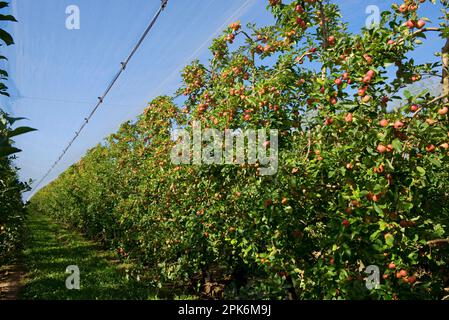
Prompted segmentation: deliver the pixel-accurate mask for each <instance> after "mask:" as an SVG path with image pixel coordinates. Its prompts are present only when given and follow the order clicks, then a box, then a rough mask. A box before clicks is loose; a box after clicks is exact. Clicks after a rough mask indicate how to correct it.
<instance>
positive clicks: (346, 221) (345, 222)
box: [342, 219, 351, 227]
mask: <svg viewBox="0 0 449 320" xmlns="http://www.w3.org/2000/svg"><path fill="white" fill-rule="evenodd" d="M342 224H343V225H344V226H345V227H349V226H350V224H351V223H350V222H349V220H347V219H344V220H343V222H342Z"/></svg>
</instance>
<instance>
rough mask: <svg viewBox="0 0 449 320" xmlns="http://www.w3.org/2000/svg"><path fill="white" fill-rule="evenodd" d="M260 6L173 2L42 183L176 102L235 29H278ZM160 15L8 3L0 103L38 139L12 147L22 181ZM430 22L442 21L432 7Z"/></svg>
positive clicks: (92, 4)
mask: <svg viewBox="0 0 449 320" xmlns="http://www.w3.org/2000/svg"><path fill="white" fill-rule="evenodd" d="M266 2H267V1H261V0H246V1H245V0H169V4H168V6H167V9H166V10H165V11H164V12H163V14H162V15H161V17H160V19H159V20H158V22H157V24H156V25H155V27H154V29H153V30H152V31H151V33H150V35H149V37H148V38H147V39H146V41H145V42H144V44H143V45H142V47H141V48H140V49H139V51H138V52H137V53H136V55H135V56H134V58H133V60H132V61H131V63H130V64H129V66H128V68H127V69H126V71H125V73H124V74H123V76H122V77H121V79H120V80H119V81H118V83H117V84H116V86H115V87H114V88H113V90H112V92H111V93H110V95H109V96H108V98H107V99H106V101H105V104H104V105H103V106H102V107H101V109H99V111H98V112H97V113H96V115H95V116H94V118H93V119H92V121H91V122H90V123H89V125H88V126H87V128H86V129H85V131H84V132H83V133H82V135H81V136H80V137H79V139H78V140H77V141H76V142H75V143H74V145H73V146H72V148H71V149H70V151H69V152H68V153H67V155H66V157H65V158H64V159H63V160H62V161H61V162H60V164H59V165H58V166H57V167H56V168H55V170H54V171H53V173H52V174H51V175H50V176H49V178H48V179H47V181H45V182H44V185H45V183H47V182H49V181H51V180H52V179H54V178H55V177H57V175H58V174H60V173H61V172H62V171H64V170H65V169H66V168H67V167H68V166H70V165H71V164H73V163H74V162H76V161H78V160H79V159H80V158H81V157H82V156H83V154H84V153H85V152H86V151H87V150H88V149H89V148H91V147H93V146H95V145H96V144H97V143H99V142H101V141H102V139H103V138H104V137H106V136H107V135H109V134H110V133H112V132H114V131H115V130H117V129H118V127H119V125H120V124H121V123H122V122H124V121H126V120H129V119H133V118H135V117H136V116H137V115H138V114H140V113H141V112H142V111H143V109H144V108H145V106H146V104H147V102H149V101H150V100H152V99H153V98H154V97H156V96H158V95H161V94H172V93H173V92H174V91H175V90H176V89H177V87H178V86H179V81H180V70H181V69H182V68H183V67H184V66H185V65H186V64H188V63H189V62H190V61H191V60H193V59H196V58H198V59H200V60H203V61H205V60H206V59H208V58H209V52H208V47H209V45H210V43H211V39H212V38H213V37H214V36H216V35H217V34H218V33H220V32H221V30H222V29H224V28H225V27H226V26H227V25H228V24H229V23H231V22H233V21H235V20H241V21H242V23H243V24H246V23H248V22H254V23H256V24H257V25H259V26H261V25H265V24H269V23H271V22H272V17H271V15H270V14H269V13H268V12H267V11H266V10H265V5H266ZM339 3H340V6H341V9H342V13H343V16H344V17H345V20H346V21H347V22H349V23H350V26H351V29H352V30H353V31H357V30H358V29H359V28H360V27H361V26H362V25H363V24H364V23H365V19H366V17H367V14H366V13H365V9H366V7H367V6H368V5H370V4H371V5H372V4H374V5H378V6H379V7H380V8H381V9H386V8H388V7H389V6H390V5H391V3H393V1H389V0H385V1H379V0H370V1H363V0H341V1H339ZM69 5H77V6H78V7H79V8H80V13H81V28H80V30H67V29H66V27H65V21H66V18H67V14H66V13H65V11H66V7H67V6H69ZM159 5H160V1H159V0H132V1H126V2H125V1H119V0H95V1H92V0H90V1H89V0H39V1H34V0H12V1H11V8H10V11H11V13H12V14H14V15H15V17H16V18H17V20H18V21H19V23H17V24H14V26H13V27H10V26H9V27H8V29H9V30H10V31H11V33H12V35H13V37H14V39H15V42H16V44H15V45H14V46H11V47H7V48H6V47H1V48H0V50H1V54H2V55H6V56H7V57H8V58H9V61H8V63H7V64H6V65H5V67H6V68H7V70H8V71H9V73H10V80H9V82H8V85H9V87H10V93H11V95H12V98H9V99H4V98H2V99H1V101H0V102H1V105H2V107H3V108H5V109H6V110H7V111H8V112H9V113H11V114H13V115H16V116H23V117H27V118H28V119H29V121H26V122H23V123H21V124H22V125H28V126H31V127H34V128H37V129H38V131H37V132H34V133H30V134H27V135H25V136H22V137H18V138H17V139H16V146H17V147H19V148H20V149H23V152H22V153H21V154H20V155H19V157H18V159H17V161H16V164H17V166H19V167H20V168H21V171H20V176H21V178H22V179H23V180H28V179H34V180H39V179H40V178H41V177H42V176H43V174H44V173H45V172H46V171H47V170H48V169H49V167H50V166H51V165H52V164H53V162H54V161H55V160H56V159H57V158H58V156H59V154H60V153H61V151H62V149H63V148H64V147H65V146H66V145H67V143H68V141H69V140H70V139H71V138H72V137H73V135H74V132H75V131H76V130H77V129H78V128H79V126H80V125H81V124H82V122H83V119H84V118H85V117H86V116H87V114H88V113H89V111H90V110H91V108H92V106H93V105H94V104H95V103H96V101H97V97H98V96H99V95H100V94H101V93H102V92H103V91H104V89H105V88H106V86H107V84H108V83H109V81H110V80H111V78H112V77H113V76H114V74H115V73H116V72H117V71H118V67H119V63H120V61H123V59H125V57H126V56H127V55H128V54H129V52H130V50H131V49H132V47H133V46H134V44H135V43H136V41H137V40H138V38H139V36H140V35H141V33H142V32H143V30H144V29H145V27H146V26H147V24H148V22H149V21H150V19H151V18H152V17H153V15H154V13H155V12H156V10H157V9H158V7H159ZM428 8H431V9H429V10H426V12H425V15H426V16H427V17H429V18H431V19H433V20H435V21H436V18H437V17H438V16H439V12H438V9H437V8H436V7H431V6H428ZM442 46H443V43H442V41H441V40H437V38H436V35H435V36H432V38H430V39H429V41H428V43H427V45H426V48H425V49H424V48H423V49H419V50H418V51H417V52H416V53H415V57H416V60H417V61H418V62H419V61H429V60H435V59H436V58H435V57H433V52H435V51H439V49H440V48H441V47H442Z"/></svg>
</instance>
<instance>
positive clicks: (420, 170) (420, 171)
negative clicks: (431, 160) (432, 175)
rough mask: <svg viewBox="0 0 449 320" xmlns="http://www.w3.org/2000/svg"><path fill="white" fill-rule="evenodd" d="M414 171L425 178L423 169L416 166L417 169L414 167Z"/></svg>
mask: <svg viewBox="0 0 449 320" xmlns="http://www.w3.org/2000/svg"><path fill="white" fill-rule="evenodd" d="M416 170H417V171H418V172H419V174H420V175H421V176H425V175H426V170H425V169H424V168H423V167H420V166H418V167H416Z"/></svg>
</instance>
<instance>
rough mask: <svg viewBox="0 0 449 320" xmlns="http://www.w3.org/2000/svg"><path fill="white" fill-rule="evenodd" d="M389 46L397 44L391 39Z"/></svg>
mask: <svg viewBox="0 0 449 320" xmlns="http://www.w3.org/2000/svg"><path fill="white" fill-rule="evenodd" d="M387 44H388V45H390V46H391V45H394V44H395V42H394V40H391V39H390V40H388V42H387Z"/></svg>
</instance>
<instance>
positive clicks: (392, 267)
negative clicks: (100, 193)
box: [388, 262, 396, 270]
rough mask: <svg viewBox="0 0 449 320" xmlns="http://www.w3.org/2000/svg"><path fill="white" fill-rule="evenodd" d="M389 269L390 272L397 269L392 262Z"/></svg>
mask: <svg viewBox="0 0 449 320" xmlns="http://www.w3.org/2000/svg"><path fill="white" fill-rule="evenodd" d="M388 269H390V270H393V269H396V265H395V264H394V263H393V262H392V263H390V264H389V265H388Z"/></svg>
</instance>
